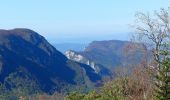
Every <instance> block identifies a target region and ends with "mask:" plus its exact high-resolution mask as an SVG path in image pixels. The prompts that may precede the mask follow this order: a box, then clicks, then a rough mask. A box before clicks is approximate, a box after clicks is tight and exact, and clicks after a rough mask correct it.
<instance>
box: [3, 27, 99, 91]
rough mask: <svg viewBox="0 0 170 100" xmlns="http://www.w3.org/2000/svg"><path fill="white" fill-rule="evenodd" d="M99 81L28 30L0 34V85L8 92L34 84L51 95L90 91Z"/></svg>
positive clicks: (84, 67) (80, 65) (87, 69)
mask: <svg viewBox="0 0 170 100" xmlns="http://www.w3.org/2000/svg"><path fill="white" fill-rule="evenodd" d="M100 79H101V76H100V75H98V74H97V73H95V71H94V70H93V69H92V68H91V67H89V66H87V65H85V64H81V63H77V62H74V61H71V60H68V59H67V58H66V57H65V56H64V55H63V54H62V53H60V52H59V51H58V50H56V49H55V48H54V47H53V46H52V45H51V44H49V43H48V41H47V40H46V39H45V38H44V37H43V36H41V35H39V34H38V33H36V32H34V31H32V30H30V29H23V28H18V29H13V30H0V82H1V83H4V84H5V85H6V87H8V88H9V89H10V88H14V87H16V86H17V85H19V86H22V85H21V84H22V83H23V84H24V85H25V86H26V84H28V85H31V86H30V87H32V84H31V83H30V82H33V83H34V84H35V85H36V86H37V87H38V88H39V89H40V90H41V91H43V92H46V93H51V92H54V91H63V90H64V89H65V88H72V89H75V88H74V86H80V87H81V88H83V87H86V88H88V87H89V88H90V87H92V84H94V83H95V82H97V81H99V80H100ZM19 80H21V82H18V81H19ZM25 82H27V83H25ZM11 83H12V84H11ZM14 83H15V84H14ZM33 88H34V87H33ZM33 90H36V89H33Z"/></svg>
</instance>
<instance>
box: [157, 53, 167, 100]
mask: <svg viewBox="0 0 170 100" xmlns="http://www.w3.org/2000/svg"><path fill="white" fill-rule="evenodd" d="M161 55H162V56H163V58H162V61H161V62H160V69H159V70H158V72H157V75H156V79H157V83H156V87H157V89H156V93H157V94H156V98H157V100H170V58H169V53H168V50H165V51H162V53H161Z"/></svg>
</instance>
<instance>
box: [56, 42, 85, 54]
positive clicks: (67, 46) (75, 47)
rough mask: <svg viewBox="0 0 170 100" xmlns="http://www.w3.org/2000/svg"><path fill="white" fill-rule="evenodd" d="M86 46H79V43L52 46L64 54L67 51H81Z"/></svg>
mask: <svg viewBox="0 0 170 100" xmlns="http://www.w3.org/2000/svg"><path fill="white" fill-rule="evenodd" d="M86 45H87V44H79V43H56V44H53V46H54V47H55V48H56V49H57V50H59V51H60V52H62V53H64V52H66V51H67V50H75V51H83V50H84V49H85V47H86Z"/></svg>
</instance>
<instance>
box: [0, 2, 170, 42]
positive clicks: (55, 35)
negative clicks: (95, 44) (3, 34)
mask: <svg viewBox="0 0 170 100" xmlns="http://www.w3.org/2000/svg"><path fill="white" fill-rule="evenodd" d="M169 6H170V0H0V12H1V15H0V28H1V29H13V28H30V29H33V30H35V31H37V32H38V33H40V34H41V35H43V36H45V37H46V38H47V39H48V40H49V41H50V42H56V43H61V42H89V41H92V40H104V39H122V40H124V39H127V36H128V33H129V32H130V30H131V29H129V27H128V24H132V23H133V22H134V19H135V17H134V14H135V12H136V11H142V12H152V11H154V10H159V9H160V8H162V7H163V8H167V7H169Z"/></svg>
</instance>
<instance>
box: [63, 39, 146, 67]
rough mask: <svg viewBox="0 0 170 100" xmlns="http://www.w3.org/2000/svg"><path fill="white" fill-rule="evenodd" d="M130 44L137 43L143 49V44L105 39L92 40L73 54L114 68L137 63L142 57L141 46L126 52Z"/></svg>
mask: <svg viewBox="0 0 170 100" xmlns="http://www.w3.org/2000/svg"><path fill="white" fill-rule="evenodd" d="M131 45H137V46H139V47H141V48H142V49H145V46H144V45H142V44H138V43H132V42H129V41H120V40H107V41H93V42H92V43H90V44H89V45H88V46H87V47H86V48H85V50H84V51H80V52H77V51H73V52H74V53H75V54H79V55H81V56H82V57H84V58H86V59H88V60H89V61H93V62H94V63H96V64H100V65H102V66H104V67H105V68H114V67H118V66H128V65H130V64H137V63H140V62H141V61H142V59H143V58H142V57H143V56H144V55H143V52H142V49H141V48H138V49H135V50H134V51H133V52H131V53H127V50H128V47H129V46H131ZM129 49H130V48H129ZM129 51H130V50H129ZM67 52H68V51H67ZM66 56H67V57H68V58H69V56H71V55H66ZM72 60H74V59H72ZM74 61H75V60H74Z"/></svg>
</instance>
